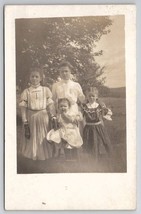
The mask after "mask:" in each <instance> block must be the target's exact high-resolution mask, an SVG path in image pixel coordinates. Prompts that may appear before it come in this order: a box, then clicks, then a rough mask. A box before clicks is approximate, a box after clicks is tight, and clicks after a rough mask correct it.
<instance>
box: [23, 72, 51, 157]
mask: <svg viewBox="0 0 141 214" xmlns="http://www.w3.org/2000/svg"><path fill="white" fill-rule="evenodd" d="M41 80H42V73H41V70H40V69H38V68H35V69H32V71H31V73H30V83H31V86H30V87H29V88H27V89H25V90H24V91H23V93H22V94H21V100H20V104H19V105H20V107H21V114H22V121H23V125H24V136H22V143H21V153H22V155H23V156H25V157H27V158H30V159H33V160H45V159H48V158H50V157H51V156H52V146H51V145H49V144H48V143H47V142H46V140H45V137H46V135H47V132H48V127H49V116H50V117H52V118H53V117H54V113H55V109H54V103H53V100H52V93H51V91H50V90H49V88H47V87H43V86H41V85H40V82H41Z"/></svg>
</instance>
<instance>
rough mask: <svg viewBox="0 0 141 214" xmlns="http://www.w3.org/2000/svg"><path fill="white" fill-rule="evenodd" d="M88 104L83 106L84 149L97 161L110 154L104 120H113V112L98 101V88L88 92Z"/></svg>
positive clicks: (90, 89)
mask: <svg viewBox="0 0 141 214" xmlns="http://www.w3.org/2000/svg"><path fill="white" fill-rule="evenodd" d="M86 96H87V99H88V103H87V104H84V105H83V106H82V109H83V115H84V120H85V127H84V131H83V141H84V144H83V148H84V151H85V152H86V153H88V154H91V155H92V156H93V158H94V159H95V160H98V159H99V157H100V156H102V155H108V156H109V154H110V140H109V137H108V135H107V132H106V129H105V127H104V123H103V118H105V119H108V120H112V119H111V115H112V112H111V110H110V109H108V108H107V107H106V106H105V104H104V103H102V102H100V101H99V100H98V90H97V88H95V87H94V88H93V87H91V88H89V89H88V90H87V92H86Z"/></svg>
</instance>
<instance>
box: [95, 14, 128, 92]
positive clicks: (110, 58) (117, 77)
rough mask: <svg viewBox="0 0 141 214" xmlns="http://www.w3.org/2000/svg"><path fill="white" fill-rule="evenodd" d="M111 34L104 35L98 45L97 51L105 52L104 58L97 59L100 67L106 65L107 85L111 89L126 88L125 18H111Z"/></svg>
mask: <svg viewBox="0 0 141 214" xmlns="http://www.w3.org/2000/svg"><path fill="white" fill-rule="evenodd" d="M111 18H112V20H113V24H112V26H111V27H110V30H111V32H110V33H109V34H107V35H104V36H103V37H102V38H101V40H100V41H99V42H98V44H97V48H96V49H97V50H100V49H101V50H103V51H104V53H103V56H100V57H96V58H95V59H96V61H97V62H98V63H99V64H100V65H102V66H103V65H105V66H106V70H105V73H104V76H106V82H105V85H106V86H108V87H111V88H117V87H124V86H125V37H124V16H111Z"/></svg>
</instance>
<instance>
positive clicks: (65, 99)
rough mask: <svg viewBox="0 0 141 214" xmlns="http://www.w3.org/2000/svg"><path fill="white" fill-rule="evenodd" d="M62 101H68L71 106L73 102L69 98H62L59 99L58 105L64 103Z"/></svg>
mask: <svg viewBox="0 0 141 214" xmlns="http://www.w3.org/2000/svg"><path fill="white" fill-rule="evenodd" d="M62 102H67V103H68V106H69V107H71V102H70V100H69V99H68V98H60V99H59V100H58V107H59V105H60V103H62Z"/></svg>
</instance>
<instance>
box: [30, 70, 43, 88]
mask: <svg viewBox="0 0 141 214" xmlns="http://www.w3.org/2000/svg"><path fill="white" fill-rule="evenodd" d="M30 82H31V84H32V85H34V86H37V85H39V83H40V82H41V76H40V74H39V72H37V71H33V72H31V74H30Z"/></svg>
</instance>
